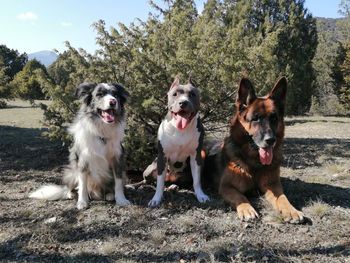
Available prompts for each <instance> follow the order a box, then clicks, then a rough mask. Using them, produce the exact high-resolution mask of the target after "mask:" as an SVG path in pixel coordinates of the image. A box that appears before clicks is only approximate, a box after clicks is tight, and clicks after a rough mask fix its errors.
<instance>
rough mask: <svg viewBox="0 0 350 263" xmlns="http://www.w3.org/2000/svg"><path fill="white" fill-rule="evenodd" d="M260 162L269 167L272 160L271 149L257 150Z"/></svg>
mask: <svg viewBox="0 0 350 263" xmlns="http://www.w3.org/2000/svg"><path fill="white" fill-rule="evenodd" d="M259 157H260V162H261V164H263V165H270V164H271V163H272V158H273V147H266V148H259Z"/></svg>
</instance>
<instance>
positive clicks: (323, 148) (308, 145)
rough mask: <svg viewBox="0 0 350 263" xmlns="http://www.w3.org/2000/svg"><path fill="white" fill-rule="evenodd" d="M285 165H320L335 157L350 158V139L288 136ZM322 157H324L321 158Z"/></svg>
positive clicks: (294, 166) (285, 145) (291, 166)
mask: <svg viewBox="0 0 350 263" xmlns="http://www.w3.org/2000/svg"><path fill="white" fill-rule="evenodd" d="M283 153H284V161H283V164H282V165H283V166H284V167H288V168H293V169H295V168H305V167H308V166H316V167H319V166H321V165H322V163H324V161H325V160H327V161H334V160H335V158H337V157H341V158H350V140H349V139H315V138H310V139H309V138H286V139H285V141H284V147H283ZM320 157H323V158H322V159H320Z"/></svg>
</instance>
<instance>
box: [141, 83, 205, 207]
mask: <svg viewBox="0 0 350 263" xmlns="http://www.w3.org/2000/svg"><path fill="white" fill-rule="evenodd" d="M199 103H200V102H199V91H198V89H197V88H196V87H195V86H194V85H193V83H192V82H191V80H189V82H188V84H186V85H180V83H179V78H178V77H176V78H175V80H174V82H173V83H172V85H171V87H170V90H169V92H168V110H169V112H168V114H167V115H166V118H165V119H164V120H163V121H162V123H161V124H160V126H159V129H158V157H157V165H156V166H157V188H156V193H155V195H154V196H153V198H152V200H151V201H150V202H149V203H148V205H149V206H150V207H155V206H157V205H159V204H160V202H161V200H162V197H163V192H164V181H165V175H166V171H167V169H168V165H169V166H173V165H174V164H178V163H184V162H186V159H187V158H188V157H190V166H191V173H192V178H193V188H194V192H195V195H196V197H197V199H198V201H199V202H206V201H208V200H209V198H208V196H207V195H206V194H204V193H203V190H202V187H201V181H200V174H201V165H202V157H201V150H202V146H203V139H204V129H203V126H202V123H201V121H200V118H199V115H198V110H199ZM175 166H176V165H175Z"/></svg>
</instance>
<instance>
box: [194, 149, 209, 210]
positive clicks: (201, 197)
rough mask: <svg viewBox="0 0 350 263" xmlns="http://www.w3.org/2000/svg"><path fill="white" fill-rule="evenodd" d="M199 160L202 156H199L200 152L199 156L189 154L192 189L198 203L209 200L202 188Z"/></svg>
mask: <svg viewBox="0 0 350 263" xmlns="http://www.w3.org/2000/svg"><path fill="white" fill-rule="evenodd" d="M199 158H200V159H199ZM201 160H202V157H201V156H200V154H199V156H198V154H194V155H191V156H190V163H191V173H192V179H193V190H194V193H195V195H196V197H197V200H198V201H199V202H200V203H204V202H206V201H209V197H208V196H207V195H206V194H205V193H204V192H203V190H202V185H201V166H200V164H201Z"/></svg>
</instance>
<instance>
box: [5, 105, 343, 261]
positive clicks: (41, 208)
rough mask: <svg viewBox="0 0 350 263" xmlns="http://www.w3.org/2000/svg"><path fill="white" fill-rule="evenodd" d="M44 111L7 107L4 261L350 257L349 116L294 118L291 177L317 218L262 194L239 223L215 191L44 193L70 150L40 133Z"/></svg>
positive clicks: (295, 198) (286, 178)
mask: <svg viewBox="0 0 350 263" xmlns="http://www.w3.org/2000/svg"><path fill="white" fill-rule="evenodd" d="M41 118H42V112H41V110H40V109H39V108H32V107H30V105H29V104H26V103H23V102H20V101H15V102H10V107H9V108H7V109H0V181H1V184H0V206H1V210H0V261H1V262H136V261H137V262H325V263H326V262H327V263H328V262H350V118H336V117H298V118H286V124H287V127H286V140H285V146H284V153H285V161H284V163H283V168H282V177H283V181H282V183H283V186H284V188H285V192H286V194H287V196H288V197H289V199H290V200H291V202H292V203H293V204H294V205H295V206H296V207H297V208H298V209H301V210H302V211H303V212H304V213H305V215H306V216H307V217H308V218H309V220H307V221H306V223H305V224H300V225H292V224H284V223H283V222H282V221H281V219H280V217H279V216H278V215H276V214H274V213H273V212H271V209H270V208H269V207H268V205H267V204H266V203H265V202H264V199H263V198H262V197H259V196H257V197H252V198H251V201H252V202H253V204H254V206H255V207H256V208H257V211H258V212H259V213H260V215H261V217H260V219H259V220H257V221H255V222H249V223H246V222H241V221H239V220H238V219H237V218H236V213H235V211H233V210H232V209H231V208H230V207H229V206H228V205H227V204H225V203H224V202H223V201H222V200H221V199H220V198H219V197H218V196H217V195H216V194H215V193H213V192H208V193H209V195H210V196H211V197H212V201H211V202H209V203H208V204H199V203H198V202H197V201H196V199H195V197H194V195H193V193H192V192H191V191H188V190H185V189H180V190H179V191H167V192H166V193H165V200H164V202H163V204H162V205H161V206H160V207H159V208H156V209H149V208H148V207H147V202H148V201H149V200H150V199H151V197H152V196H153V193H154V187H153V186H150V185H145V186H143V187H140V188H138V189H135V190H132V189H128V190H126V195H127V197H128V198H129V200H131V201H132V202H133V203H134V205H133V206H130V207H125V208H120V207H116V206H115V205H114V204H113V203H111V202H104V201H93V202H91V206H90V208H89V209H87V210H85V211H78V210H77V209H76V208H75V201H73V200H67V201H55V202H53V201H36V200H31V199H28V198H27V195H28V193H29V192H30V191H32V190H33V189H36V188H38V187H39V186H41V185H43V184H47V183H60V179H61V176H62V165H64V164H66V162H67V150H66V149H65V148H64V147H62V145H61V144H60V143H53V142H49V141H47V140H46V139H44V138H43V137H41V136H40V134H41V132H42V131H43V129H44V127H43V126H42V124H41V122H40V120H41Z"/></svg>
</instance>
